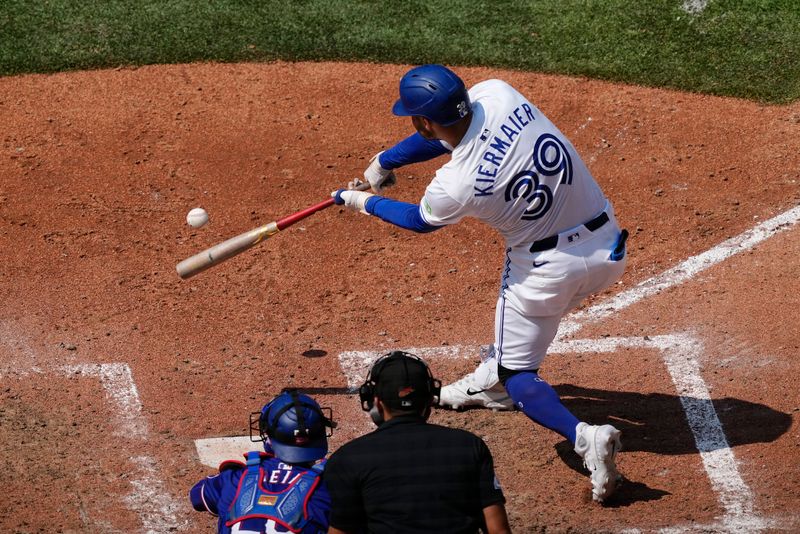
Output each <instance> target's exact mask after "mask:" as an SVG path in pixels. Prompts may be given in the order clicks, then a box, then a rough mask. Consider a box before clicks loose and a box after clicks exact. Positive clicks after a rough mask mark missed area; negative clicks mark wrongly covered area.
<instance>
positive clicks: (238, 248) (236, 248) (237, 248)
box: [176, 182, 369, 280]
mask: <svg viewBox="0 0 800 534" xmlns="http://www.w3.org/2000/svg"><path fill="white" fill-rule="evenodd" d="M356 189H357V190H358V191H365V190H367V189H369V183H368V182H363V183H360V184H359V185H358V186H356ZM333 204H334V202H333V197H331V198H329V199H327V200H323V201H322V202H319V203H317V204H314V205H313V206H309V207H307V208H305V209H302V210H300V211H298V212H296V213H292V214H291V215H288V216H286V217H284V218H283V219H279V220H277V221H273V222H271V223H268V224H265V225H264V226H259V227H258V228H253V229H252V230H248V231H247V232H244V233H243V234H239V235H237V236H236V237H232V238H230V239H228V240H227V241H223V242H222V243H217V244H216V245H214V246H213V247H210V248H207V249H206V250H204V251H202V252H198V253H197V254H195V255H194V256H191V257H189V258H186V259H185V260H183V261H182V262H180V263H178V265H177V266H176V270H177V271H178V276H180V277H181V278H183V279H184V280H185V279H186V278H190V277H192V276H194V275H196V274H198V273H201V272H203V271H205V270H206V269H208V268H209V267H213V266H214V265H217V264H219V263H222V262H223V261H225V260H228V259H230V258H232V257H234V256H236V255H237V254H241V253H242V252H244V251H245V250H247V249H249V248H250V247H253V246H255V245H257V244H259V243H261V242H262V241H264V240H265V239H267V238H269V237H271V236H273V235H275V234H277V233H278V232H280V231H281V230H284V229H286V228H288V227H289V226H291V225H293V224H294V223H296V222H298V221H302V220H303V219H305V218H306V217H309V216H310V215H313V214H314V213H316V212H318V211H320V210H324V209H325V208H327V207H330V206H333Z"/></svg>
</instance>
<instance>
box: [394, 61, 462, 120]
mask: <svg viewBox="0 0 800 534" xmlns="http://www.w3.org/2000/svg"><path fill="white" fill-rule="evenodd" d="M471 110H472V105H471V104H470V101H469V94H467V88H466V87H465V86H464V82H463V81H462V80H461V78H459V77H458V76H457V75H456V73H454V72H453V71H451V70H450V69H448V68H447V67H443V66H442V65H422V66H420V67H415V68H413V69H411V70H410V71H408V72H407V73H406V74H405V76H403V78H402V79H401V80H400V99H399V100H398V101H397V102H395V103H394V106H393V107H392V112H393V113H394V114H395V115H400V116H404V117H405V116H412V115H419V116H422V117H425V118H426V119H430V120H432V121H433V122H435V123H438V124H441V125H442V126H449V125H451V124H453V123H455V122H457V121H458V120H459V119H461V118H463V117H466V116H467V115H469V112H470V111H471Z"/></svg>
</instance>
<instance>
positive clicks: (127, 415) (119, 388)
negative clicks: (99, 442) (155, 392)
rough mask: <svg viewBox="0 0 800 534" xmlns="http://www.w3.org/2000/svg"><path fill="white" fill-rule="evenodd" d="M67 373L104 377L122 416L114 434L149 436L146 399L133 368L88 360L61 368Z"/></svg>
mask: <svg viewBox="0 0 800 534" xmlns="http://www.w3.org/2000/svg"><path fill="white" fill-rule="evenodd" d="M61 369H62V371H63V372H64V373H65V374H67V375H86V376H93V377H97V378H99V379H100V384H101V385H102V386H103V389H104V390H105V392H106V395H108V397H109V399H111V400H112V401H113V402H114V404H116V406H117V410H116V414H117V417H118V419H119V421H118V424H117V425H116V428H115V429H114V435H116V436H123V437H135V438H141V439H143V438H146V437H147V423H146V422H145V421H144V420H143V419H142V402H141V401H140V400H139V392H138V391H137V390H136V383H135V382H134V381H133V375H132V374H131V369H130V367H128V365H127V364H124V363H84V364H79V365H67V366H64V367H62V368H61Z"/></svg>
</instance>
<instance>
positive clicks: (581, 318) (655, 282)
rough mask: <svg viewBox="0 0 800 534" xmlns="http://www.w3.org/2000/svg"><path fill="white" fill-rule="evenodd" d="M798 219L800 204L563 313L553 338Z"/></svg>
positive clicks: (684, 278)
mask: <svg viewBox="0 0 800 534" xmlns="http://www.w3.org/2000/svg"><path fill="white" fill-rule="evenodd" d="M798 220H800V206H796V207H794V208H792V209H790V210H788V211H785V212H783V213H781V214H780V215H778V216H777V217H773V218H772V219H769V220H767V221H764V222H763V223H761V224H759V225H757V226H754V227H753V228H751V229H749V230H747V231H745V232H743V233H741V234H739V235H738V236H736V237H732V238H730V239H727V240H725V241H723V242H722V243H720V244H719V245H717V246H715V247H713V248H711V249H709V250H707V251H705V252H703V253H702V254H698V255H697V256H692V257H690V258H689V259H687V260H685V261H682V262H681V263H679V264H678V265H676V266H675V267H672V268H671V269H667V270H666V271H664V272H663V273H661V274H660V275H657V276H654V277H653V278H649V279H647V280H645V281H644V282H641V283H640V284H638V285H636V286H635V287H633V288H631V289H628V290H626V291H622V292H620V293H618V294H617V295H615V296H613V297H611V298H609V299H607V300H604V301H602V302H599V303H597V304H595V305H594V306H591V307H589V308H587V309H585V310H583V311H579V312H575V313H572V314H570V315H568V316H567V317H566V319H565V320H564V322H563V323H561V326H560V328H559V329H558V335H557V337H556V339H560V338H563V337H565V336H569V335H571V334H574V333H575V332H577V331H578V330H580V329H581V327H582V326H583V324H585V323H588V322H594V321H598V320H600V319H603V318H605V317H609V316H610V315H612V314H614V313H616V312H619V311H620V310H623V309H625V308H627V307H628V306H630V305H632V304H635V303H637V302H639V301H640V300H642V299H645V298H647V297H650V296H653V295H655V294H657V293H659V292H661V291H663V290H665V289H668V288H670V287H673V286H676V285H678V284H680V283H683V282H685V281H687V280H689V279H690V278H692V277H693V276H694V275H696V274H697V273H699V272H702V271H704V270H706V269H708V268H709V267H712V266H714V265H716V264H718V263H720V262H722V261H724V260H726V259H728V258H730V257H731V256H733V255H735V254H738V253H740V252H744V251H746V250H749V249H751V248H753V247H754V246H756V245H758V244H759V243H761V242H762V241H764V240H766V239H768V238H770V237H772V236H774V235H776V234H778V233H780V232H783V231H784V230H788V229H789V228H790V227H792V226H793V225H795V224H797V221H798Z"/></svg>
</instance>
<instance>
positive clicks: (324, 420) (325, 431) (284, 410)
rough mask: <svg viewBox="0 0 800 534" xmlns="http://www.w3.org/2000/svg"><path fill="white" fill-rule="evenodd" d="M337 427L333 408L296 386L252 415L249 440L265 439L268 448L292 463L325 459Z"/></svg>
mask: <svg viewBox="0 0 800 534" xmlns="http://www.w3.org/2000/svg"><path fill="white" fill-rule="evenodd" d="M335 427H336V423H335V422H334V421H333V414H332V412H331V409H330V408H320V406H319V404H317V402H316V401H315V400H314V399H312V398H311V397H309V396H308V395H304V394H302V393H298V392H297V390H294V389H292V390H286V391H284V392H282V393H281V394H280V395H278V396H277V397H275V398H274V399H273V400H272V401H270V402H268V403H267V404H265V405H264V407H263V408H262V409H261V412H254V413H252V414H250V440H251V441H263V442H264V449H265V450H269V449H270V448H271V449H272V451H273V452H274V453H275V456H277V457H278V458H280V459H281V460H283V461H284V462H286V463H291V464H299V463H307V462H314V461H316V460H319V459H320V458H323V457H324V456H325V455H326V454H327V453H328V437H329V436H330V435H331V434H332V432H333V429H334V428H335ZM256 433H257V435H258V439H257V438H255V436H254V434H256Z"/></svg>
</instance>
